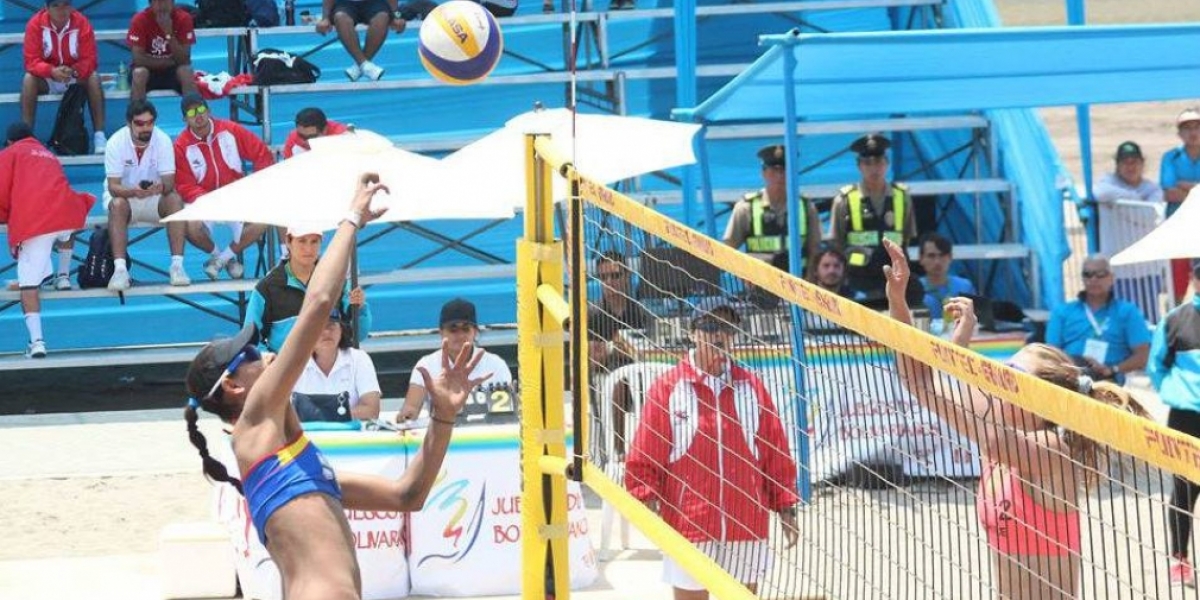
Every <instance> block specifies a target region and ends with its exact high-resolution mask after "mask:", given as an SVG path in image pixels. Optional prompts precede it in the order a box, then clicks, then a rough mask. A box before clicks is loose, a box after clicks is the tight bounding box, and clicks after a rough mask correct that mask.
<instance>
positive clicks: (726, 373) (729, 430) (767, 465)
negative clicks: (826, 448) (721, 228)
mask: <svg viewBox="0 0 1200 600" xmlns="http://www.w3.org/2000/svg"><path fill="white" fill-rule="evenodd" d="M740 323H741V318H740V316H739V315H738V314H737V311H736V310H735V309H734V308H733V307H732V306H730V305H728V304H725V303H723V302H720V301H717V302H713V303H709V304H707V305H705V304H702V305H701V306H700V307H699V308H697V309H696V312H695V314H694V315H693V317H692V334H691V335H692V341H693V342H695V349H694V350H692V351H690V352H689V353H688V355H687V356H686V357H685V358H684V359H683V360H682V361H680V363H679V364H678V365H676V366H675V368H673V369H671V370H670V371H667V372H666V373H664V374H663V375H661V376H660V377H659V378H658V379H656V380H655V381H654V383H653V384H652V385H651V386H650V391H649V392H647V394H646V400H645V405H644V407H643V408H642V412H641V418H640V420H639V424H638V429H637V433H636V434H635V435H634V438H633V444H632V445H631V446H630V448H629V457H628V459H627V461H626V463H625V487H626V488H627V489H628V490H629V493H630V494H632V495H633V496H634V497H636V498H638V499H639V500H641V501H642V502H645V503H646V504H648V505H649V506H650V507H651V509H653V510H656V511H657V512H658V514H659V515H660V516H661V517H662V518H663V520H664V521H666V522H667V524H668V525H671V526H672V527H674V528H675V529H676V530H677V531H679V533H681V534H682V535H683V536H684V537H685V538H687V539H688V540H689V541H691V542H693V543H695V544H696V546H697V547H698V548H699V549H700V550H701V551H703V552H704V553H705V554H707V555H708V556H710V557H711V558H712V559H713V560H714V561H716V562H717V564H719V565H720V566H721V567H722V568H723V569H725V570H726V571H727V572H729V573H730V574H731V575H733V576H734V577H735V578H737V579H738V580H740V581H741V582H742V583H744V584H746V585H747V586H748V587H749V588H750V589H751V591H754V590H756V587H757V584H758V582H759V581H760V580H761V579H762V578H763V576H764V575H765V574H766V572H767V570H768V568H769V566H770V562H771V552H770V547H769V545H768V543H767V538H768V533H769V529H770V513H771V512H775V513H777V514H778V515H779V517H780V519H781V521H782V522H783V525H784V528H783V529H784V535H785V536H786V538H787V543H788V545H789V546H790V545H793V544H795V543H796V538H797V537H798V532H797V528H796V509H795V507H796V503H797V502H798V496H797V494H796V463H795V462H794V461H793V460H792V457H791V454H790V453H789V451H788V439H787V435H786V434H785V433H784V429H783V423H782V421H781V420H780V418H779V412H778V411H777V410H776V408H775V403H774V402H773V401H772V400H771V396H770V394H769V393H768V392H767V390H766V387H765V386H764V385H763V383H762V381H761V380H759V378H758V377H756V376H755V375H754V374H753V373H752V372H750V371H749V370H748V369H746V368H744V367H742V366H740V365H738V364H736V363H734V362H733V361H732V360H731V359H730V352H731V350H732V345H733V340H734V337H735V336H736V334H737V328H738V325H739V324H740ZM663 578H664V579H665V580H666V582H667V583H669V584H671V585H672V586H673V587H674V588H675V600H692V599H695V600H702V599H704V598H707V592H706V591H705V590H704V588H703V587H702V586H701V585H700V584H699V583H697V582H696V581H695V579H693V578H692V577H691V576H689V575H688V574H687V573H686V572H684V570H683V569H682V568H681V567H680V565H679V564H677V563H675V561H673V560H671V559H670V558H668V557H664V558H663Z"/></svg>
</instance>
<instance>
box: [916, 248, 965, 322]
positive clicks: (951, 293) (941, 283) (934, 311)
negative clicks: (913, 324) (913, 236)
mask: <svg viewBox="0 0 1200 600" xmlns="http://www.w3.org/2000/svg"><path fill="white" fill-rule="evenodd" d="M918 247H919V248H920V249H921V257H920V259H919V261H920V263H921V268H922V269H924V270H925V275H924V276H923V277H921V287H922V288H923V289H924V290H925V299H924V300H925V307H926V308H928V309H929V318H931V319H940V318H942V305H943V304H945V303H946V300H949V299H950V298H956V297H958V296H965V295H967V294H974V293H975V285H974V284H972V283H971V280H969V279H967V278H965V277H958V276H956V275H951V274H950V261H952V260H954V245H953V244H951V243H950V240H948V239H946V238H945V237H942V236H941V235H939V234H936V233H927V234H925V235H923V236H921V243H920V245H919V246H918Z"/></svg>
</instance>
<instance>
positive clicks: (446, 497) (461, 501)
mask: <svg viewBox="0 0 1200 600" xmlns="http://www.w3.org/2000/svg"><path fill="white" fill-rule="evenodd" d="M448 475H449V473H448V472H445V471H443V472H442V475H441V476H439V477H438V482H436V483H435V486H436V489H435V491H434V492H433V495H432V496H430V498H429V500H428V501H427V502H426V505H427V506H431V507H433V508H434V509H435V510H437V511H438V512H440V513H449V515H450V518H449V520H448V521H446V525H445V526H444V527H442V538H444V539H447V540H452V548H453V550H452V551H451V552H448V553H446V554H430V555H429V556H426V557H424V558H422V559H421V560H420V561H419V562H418V563H417V567H421V566H422V565H424V564H425V563H426V562H428V561H431V560H444V561H446V562H449V563H456V562H458V561H460V560H462V559H463V558H465V557H466V556H467V554H468V553H470V552H471V548H474V547H475V542H477V541H478V540H479V532H480V531H482V530H483V508H484V504H486V501H487V482H486V481H485V482H484V483H483V485H482V486H480V489H479V497H478V498H476V499H475V503H474V504H475V505H474V506H473V507H472V506H471V499H470V498H468V497H466V496H465V495H464V492H466V491H467V488H468V487H469V485H470V481H469V480H467V479H458V480H455V481H453V482H450V483H446V484H445V485H439V484H440V483H442V482H444V481H445V480H446V479H447V476H448ZM426 510H428V509H426ZM468 513H470V514H468ZM464 520H465V522H464Z"/></svg>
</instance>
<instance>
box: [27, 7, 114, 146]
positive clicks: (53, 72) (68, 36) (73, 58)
mask: <svg viewBox="0 0 1200 600" xmlns="http://www.w3.org/2000/svg"><path fill="white" fill-rule="evenodd" d="M24 55H25V78H24V79H23V80H22V81H21V120H22V121H25V122H26V123H28V124H29V126H30V127H34V126H35V125H36V123H35V120H36V118H37V97H38V96H40V95H42V94H61V93H63V92H65V91H67V86H69V85H71V84H73V83H78V84H80V85H82V86H84V89H86V90H87V96H88V106H89V107H90V108H91V112H92V128H93V129H95V130H96V131H95V133H94V135H93V136H92V137H93V143H94V146H95V148H94V151H95V152H98V153H99V152H104V144H105V142H106V141H107V140H106V139H105V137H104V91H103V90H102V89H101V88H100V77H99V76H98V75H97V74H96V33H95V31H93V30H92V24H91V22H90V21H88V18H87V17H85V16H83V13H81V12H79V11H77V10H75V9H74V8H73V7H72V6H71V0H46V8H43V9H42V10H39V11H37V12H36V13H34V14H33V16H32V17H30V19H29V22H28V23H26V24H25V44H24Z"/></svg>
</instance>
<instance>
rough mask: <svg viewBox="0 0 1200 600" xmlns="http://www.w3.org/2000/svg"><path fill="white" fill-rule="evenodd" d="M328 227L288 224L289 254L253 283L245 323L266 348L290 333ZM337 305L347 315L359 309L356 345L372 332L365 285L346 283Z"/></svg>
mask: <svg viewBox="0 0 1200 600" xmlns="http://www.w3.org/2000/svg"><path fill="white" fill-rule="evenodd" d="M327 229H330V228H329V227H327V226H324V225H321V224H318V223H313V222H298V223H293V224H291V225H289V226H288V227H287V230H286V231H287V233H286V234H284V238H283V239H284V244H285V245H286V246H287V248H288V258H286V259H284V260H282V261H280V263H279V264H278V265H275V267H274V268H272V269H271V270H270V271H267V274H266V275H265V276H263V278H262V279H260V280H258V283H256V284H254V290H253V291H251V292H250V301H249V302H248V303H247V304H246V318H245V320H244V321H243V323H244V324H246V325H254V326H255V327H257V328H258V330H259V332H260V334H261V335H260V338H261V340H262V342H261V344H260V345H261V347H262V348H263V349H264V350H268V351H270V352H278V351H279V349H280V348H282V347H283V341H284V340H286V339H287V337H288V335H289V334H290V333H291V331H292V326H293V325H294V324H295V323H296V317H297V316H298V315H299V314H300V306H301V304H302V303H303V302H304V294H305V293H306V292H307V290H308V284H309V281H310V280H311V279H312V276H313V273H314V272H315V271H316V268H317V259H318V258H319V257H320V256H321V242H322V241H323V240H324V234H325V230H327ZM338 309H339V310H340V311H342V313H343V314H346V315H347V316H349V315H350V314H352V313H351V311H352V310H355V309H356V310H358V327H357V329H354V332H352V333H351V335H350V339H351V340H354V341H355V343H354V345H355V346H357V345H358V342H362V341H363V340H365V339H367V335H368V334H370V332H371V321H372V319H371V305H370V304H368V303H367V295H366V292H364V291H363V289H362V287H356V288H354V289H350V285H349V284H348V283H347V284H346V287H345V289H344V290H343V291H342V296H341V300H340V301H339V303H338ZM352 323H353V319H351V318H347V319H346V324H347V326H351V327H352V325H351V324H352ZM352 328H353V327H352Z"/></svg>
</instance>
